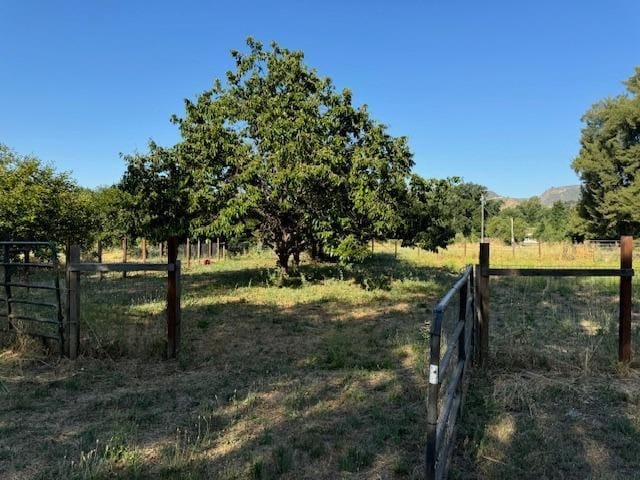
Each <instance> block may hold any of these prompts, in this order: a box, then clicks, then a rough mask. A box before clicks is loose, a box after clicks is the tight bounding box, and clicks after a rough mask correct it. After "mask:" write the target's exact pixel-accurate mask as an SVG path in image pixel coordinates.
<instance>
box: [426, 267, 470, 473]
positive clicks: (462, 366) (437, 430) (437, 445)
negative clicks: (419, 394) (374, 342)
mask: <svg viewBox="0 0 640 480" xmlns="http://www.w3.org/2000/svg"><path fill="white" fill-rule="evenodd" d="M473 279H474V274H473V267H471V266H468V267H467V268H466V269H465V270H464V272H463V274H462V275H461V276H460V278H459V279H458V280H457V281H456V283H455V284H454V285H453V287H452V288H451V289H450V290H449V291H448V292H447V293H446V294H445V295H444V296H443V297H442V299H441V300H440V301H439V302H438V304H437V305H436V307H435V308H434V310H433V321H432V323H431V329H430V354H429V391H428V406H427V449H426V477H427V479H428V480H436V479H442V478H444V477H445V475H446V471H447V465H448V462H449V458H450V456H451V452H452V448H453V442H454V431H455V425H456V420H457V417H458V414H459V412H460V410H461V408H462V402H463V397H464V391H465V387H464V383H465V377H466V373H467V371H468V370H469V366H470V362H471V361H472V350H473V343H474V342H473V336H474V335H473V332H474V330H475V315H474V311H475V300H474V297H475V295H474V280H473ZM456 295H458V297H459V301H458V302H457V305H453V306H452V300H453V299H454V297H455V296H456ZM452 307H453V308H457V315H456V324H455V327H454V328H453V332H452V334H451V335H449V337H448V338H447V349H446V352H445V354H444V355H441V344H442V336H443V326H444V321H445V313H446V311H447V310H448V309H449V308H452ZM454 354H455V366H454V367H453V371H452V373H450V374H449V372H450V370H451V369H450V368H449V366H450V364H451V362H452V360H453V359H454ZM445 382H446V384H447V388H446V391H445V393H444V396H442V397H441V395H440V390H441V386H442V385H443V384H444V383H445ZM441 401H442V408H440V402H441Z"/></svg>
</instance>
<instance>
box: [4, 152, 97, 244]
mask: <svg viewBox="0 0 640 480" xmlns="http://www.w3.org/2000/svg"><path fill="white" fill-rule="evenodd" d="M95 227H96V226H95V222H94V219H93V216H92V210H91V200H90V193H89V192H88V191H87V190H86V189H82V188H80V187H78V186H77V185H76V184H75V182H74V181H73V180H72V179H71V177H70V176H69V174H68V173H65V172H63V173H59V172H56V171H55V170H54V168H53V167H51V166H50V165H46V164H43V163H42V162H41V161H40V160H39V159H37V158H35V157H33V156H23V155H19V154H17V153H16V152H14V151H13V150H11V149H10V148H8V147H7V146H5V145H2V144H0V238H3V239H11V240H43V241H45V240H46V241H50V240H53V241H56V242H58V243H64V242H66V241H71V242H74V243H79V244H82V245H88V244H89V243H90V242H91V241H92V240H93V235H94V233H95Z"/></svg>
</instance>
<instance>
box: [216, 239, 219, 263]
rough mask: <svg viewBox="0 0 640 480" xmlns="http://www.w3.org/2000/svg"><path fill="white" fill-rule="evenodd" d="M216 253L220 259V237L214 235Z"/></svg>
mask: <svg viewBox="0 0 640 480" xmlns="http://www.w3.org/2000/svg"><path fill="white" fill-rule="evenodd" d="M216 255H217V257H218V261H220V237H216Z"/></svg>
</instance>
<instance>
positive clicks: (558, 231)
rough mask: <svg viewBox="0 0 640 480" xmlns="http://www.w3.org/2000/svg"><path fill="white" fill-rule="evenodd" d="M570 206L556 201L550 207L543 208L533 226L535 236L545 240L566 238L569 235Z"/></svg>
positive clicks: (554, 240)
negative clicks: (534, 226) (536, 222)
mask: <svg viewBox="0 0 640 480" xmlns="http://www.w3.org/2000/svg"><path fill="white" fill-rule="evenodd" d="M571 210H572V209H571V207H570V206H569V205H567V204H566V203H565V202H561V201H557V202H555V203H554V204H553V205H552V206H551V208H544V209H543V211H542V215H541V218H540V219H539V220H538V224H537V225H536V228H535V236H536V238H537V239H539V240H544V241H547V242H559V241H561V240H566V239H567V238H569V237H570V236H571V235H570V226H571V218H570V217H571Z"/></svg>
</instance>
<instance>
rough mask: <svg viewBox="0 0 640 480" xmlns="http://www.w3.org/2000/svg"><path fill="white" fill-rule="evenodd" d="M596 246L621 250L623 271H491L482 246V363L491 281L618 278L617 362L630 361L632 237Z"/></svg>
mask: <svg viewBox="0 0 640 480" xmlns="http://www.w3.org/2000/svg"><path fill="white" fill-rule="evenodd" d="M592 244H594V245H602V244H607V245H612V246H615V247H619V249H620V268H491V267H490V263H491V261H490V246H489V243H488V242H481V243H480V255H479V259H480V264H479V265H478V277H479V278H478V292H477V293H478V299H477V302H478V307H479V308H478V326H479V328H478V334H479V336H480V339H479V342H478V343H479V345H480V349H479V350H480V359H481V361H485V360H486V358H487V356H488V353H489V295H490V290H489V280H490V278H491V277H501V276H502V277H618V278H619V279H620V295H619V305H620V309H619V321H618V361H620V362H630V361H631V354H632V350H631V316H632V312H631V309H632V293H633V289H632V279H633V276H634V270H633V244H634V240H633V237H631V236H627V235H625V236H622V237H620V240H619V241H608V242H603V241H597V242H592Z"/></svg>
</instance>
